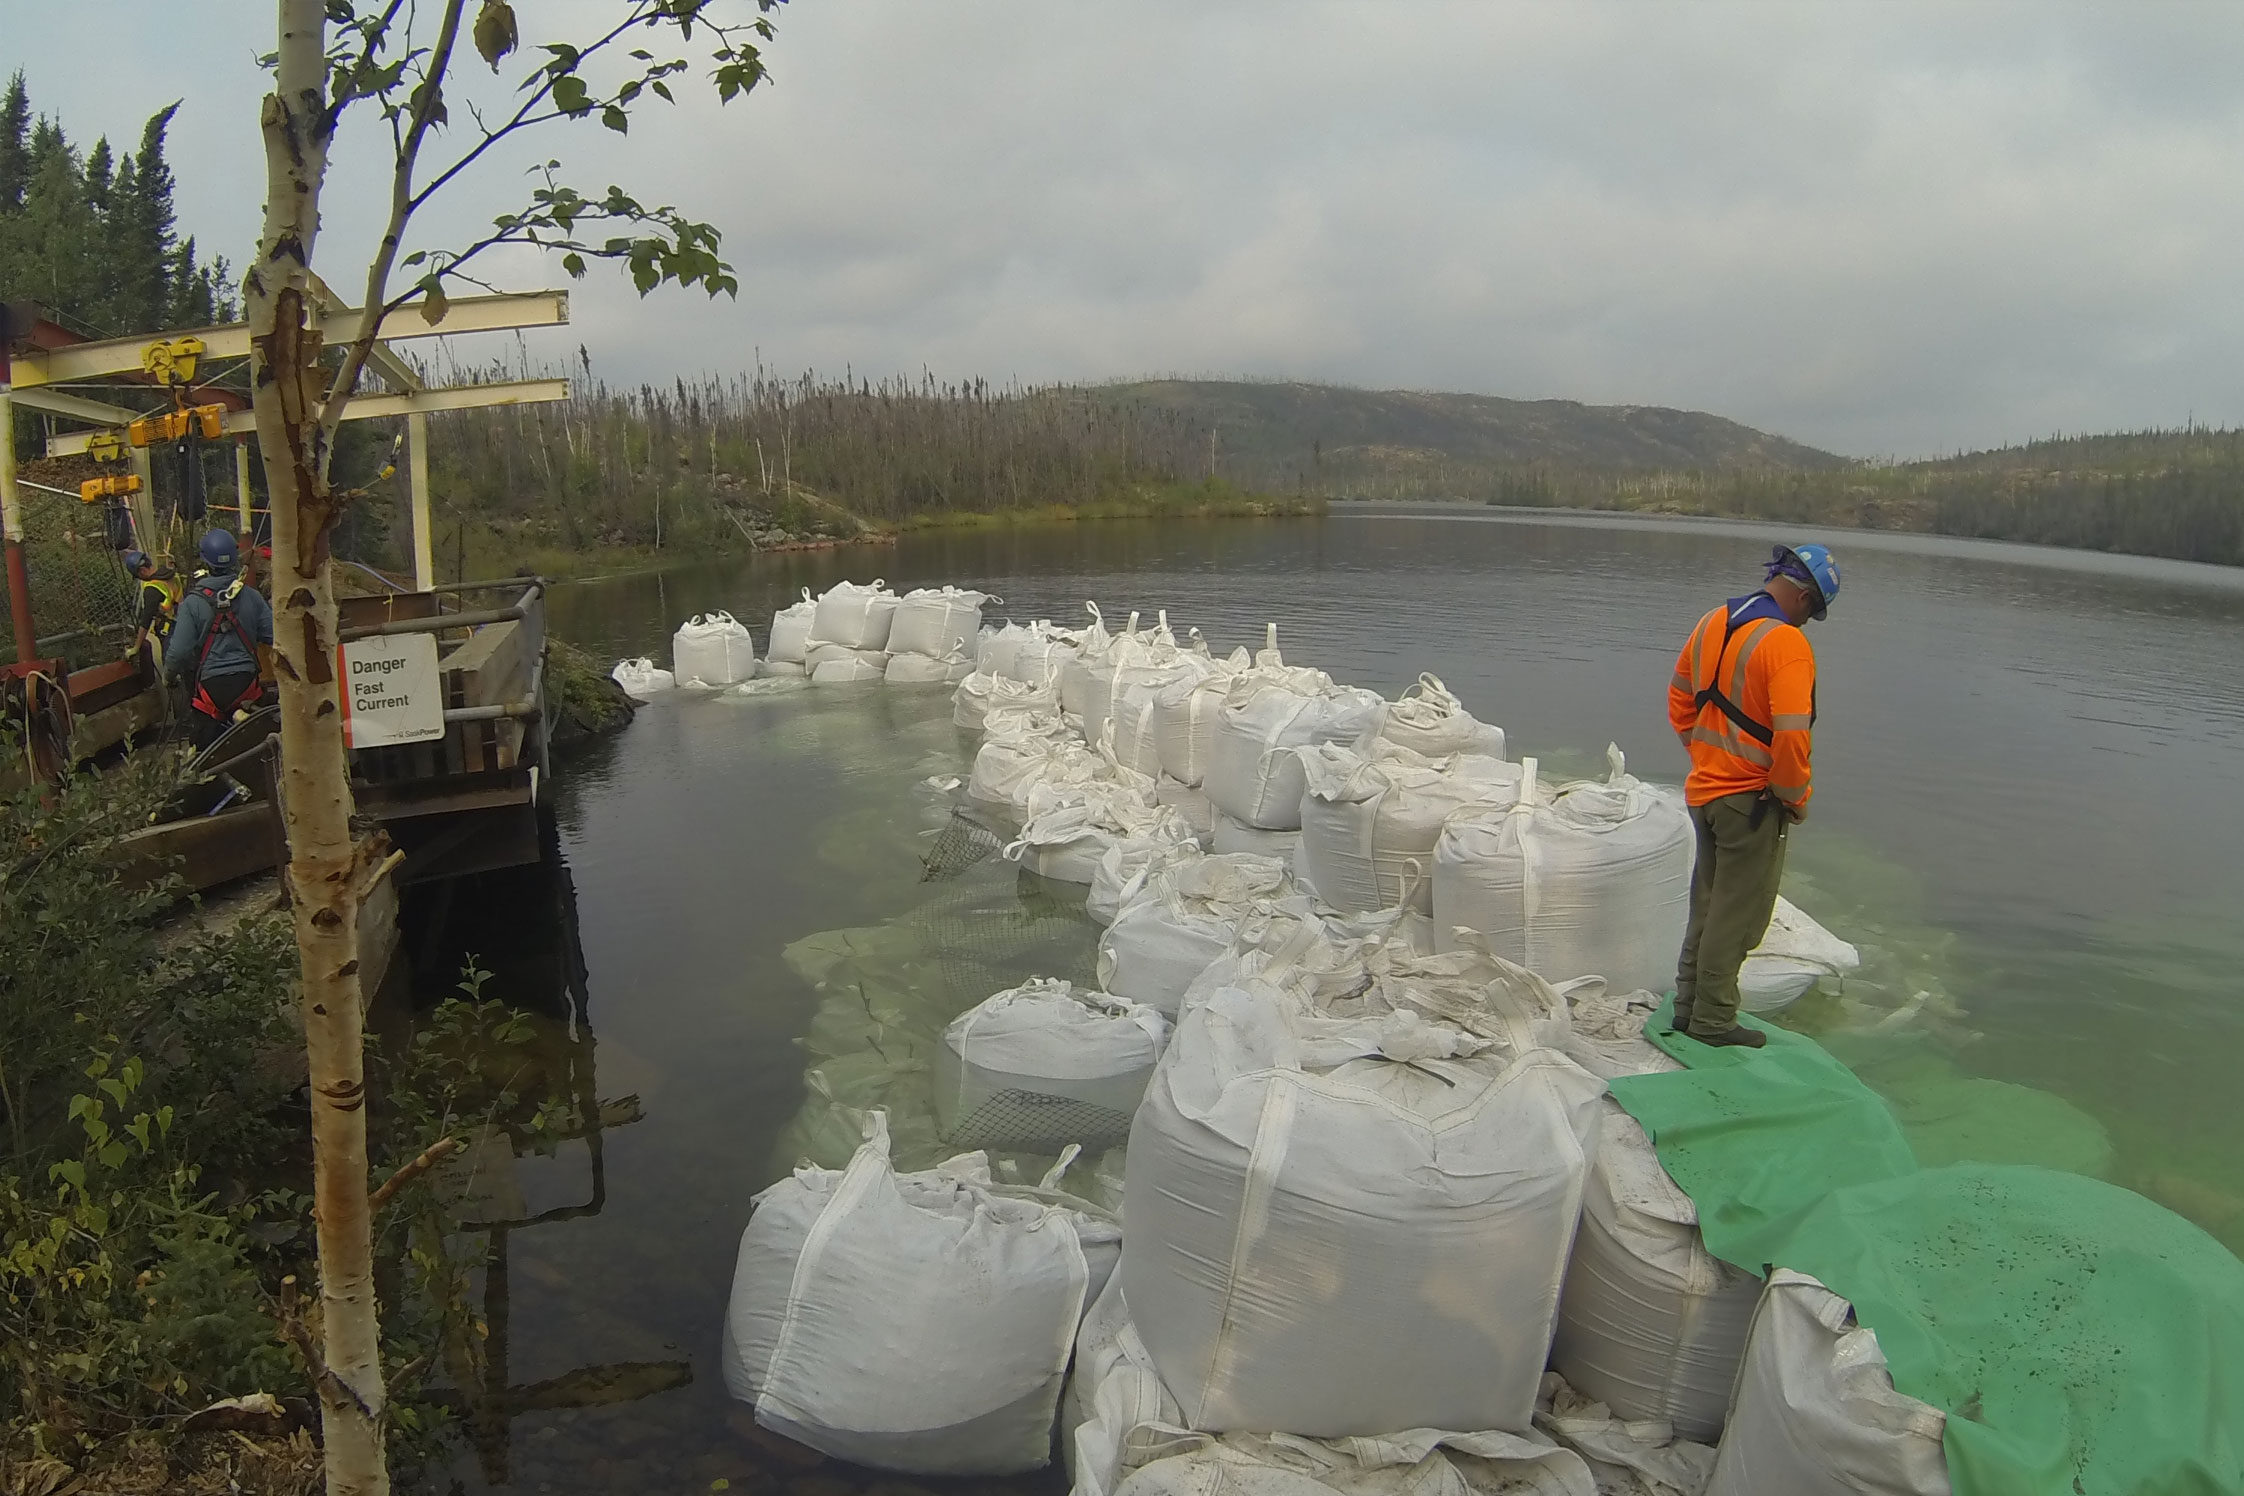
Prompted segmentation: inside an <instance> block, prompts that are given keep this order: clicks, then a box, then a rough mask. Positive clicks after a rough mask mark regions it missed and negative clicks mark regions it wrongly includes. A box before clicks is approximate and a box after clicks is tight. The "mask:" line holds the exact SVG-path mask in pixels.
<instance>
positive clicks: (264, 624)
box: [164, 530, 273, 748]
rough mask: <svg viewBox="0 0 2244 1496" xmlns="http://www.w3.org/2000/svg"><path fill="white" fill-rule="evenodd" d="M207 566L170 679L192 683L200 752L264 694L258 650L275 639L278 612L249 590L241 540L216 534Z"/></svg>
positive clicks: (180, 625)
mask: <svg viewBox="0 0 2244 1496" xmlns="http://www.w3.org/2000/svg"><path fill="white" fill-rule="evenodd" d="M197 549H198V550H199V551H200V552H201V553H202V558H203V566H204V567H205V568H206V569H205V570H204V571H203V572H202V573H200V574H199V575H197V576H196V578H195V580H194V581H193V582H192V583H191V584H189V586H188V588H187V592H186V595H185V596H184V597H182V598H181V599H180V600H179V617H178V620H177V622H175V623H174V624H173V625H172V630H171V642H170V643H168V644H166V645H165V646H164V674H165V675H166V676H168V677H170V678H171V679H173V680H178V681H184V682H186V683H187V686H188V689H189V690H190V691H191V692H192V693H193V694H192V695H191V697H190V698H189V702H188V704H189V705H190V706H191V707H192V708H193V709H194V710H193V713H192V716H191V719H190V720H191V723H192V734H193V737H194V743H195V746H196V747H197V748H207V747H209V746H210V745H211V744H212V743H215V742H217V741H218V739H219V737H220V736H221V735H223V734H224V733H225V731H226V729H227V728H229V727H231V726H233V724H234V720H235V717H236V715H237V714H238V713H241V712H243V711H246V710H247V709H248V708H250V707H253V706H255V705H256V704H257V702H258V701H259V700H260V699H261V698H262V697H263V696H264V694H265V693H264V687H263V686H262V685H261V684H260V683H259V681H258V678H257V646H258V645H260V644H262V645H266V646H268V647H270V646H271V644H272V642H273V609H272V605H271V604H270V603H268V602H266V601H265V594H264V593H262V592H259V591H258V590H257V589H256V588H255V587H251V586H249V585H247V583H246V580H245V579H244V577H243V576H242V573H241V556H240V553H239V551H237V550H236V548H235V545H234V537H233V536H232V535H229V534H228V533H227V532H226V531H224V530H212V531H211V532H210V533H208V534H207V535H205V536H203V539H202V544H201V545H200V546H198V547H197Z"/></svg>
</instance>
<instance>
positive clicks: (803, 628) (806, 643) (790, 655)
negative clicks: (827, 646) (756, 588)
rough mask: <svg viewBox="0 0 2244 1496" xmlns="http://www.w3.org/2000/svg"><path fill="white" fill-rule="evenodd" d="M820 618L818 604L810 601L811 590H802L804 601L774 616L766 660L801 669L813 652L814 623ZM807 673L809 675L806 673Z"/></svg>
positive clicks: (790, 605) (789, 605) (772, 617)
mask: <svg viewBox="0 0 2244 1496" xmlns="http://www.w3.org/2000/svg"><path fill="white" fill-rule="evenodd" d="M817 615H818V604H817V603H816V602H814V601H812V600H811V596H810V589H809V588H808V587H805V588H804V589H803V600H802V601H801V602H799V603H789V604H788V605H787V606H786V607H784V608H781V609H780V610H779V611H778V612H776V613H774V614H772V615H771V640H770V647H769V648H768V649H766V650H765V651H764V657H765V659H766V660H767V661H769V662H770V663H772V664H779V665H801V664H803V657H804V655H805V654H806V653H808V651H809V649H810V628H811V621H812V620H813V619H814V618H816V617H817ZM805 673H807V672H805Z"/></svg>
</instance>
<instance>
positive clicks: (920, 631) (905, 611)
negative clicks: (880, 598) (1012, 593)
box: [881, 587, 989, 670]
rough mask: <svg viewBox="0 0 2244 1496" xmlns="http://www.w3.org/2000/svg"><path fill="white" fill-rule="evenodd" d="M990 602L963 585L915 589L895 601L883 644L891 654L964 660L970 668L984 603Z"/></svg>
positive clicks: (984, 593)
mask: <svg viewBox="0 0 2244 1496" xmlns="http://www.w3.org/2000/svg"><path fill="white" fill-rule="evenodd" d="M988 601H989V594H988V593H986V592H974V591H971V590H969V589H967V588H964V587H919V588H915V589H914V590H912V591H910V592H907V593H905V594H904V595H903V596H902V597H900V598H898V599H897V600H896V607H895V611H894V612H893V613H892V614H891V615H890V618H889V624H888V637H887V638H886V640H884V641H883V643H882V645H881V647H882V648H883V649H886V650H887V651H888V652H889V653H890V654H915V655H926V656H928V657H930V658H932V659H942V660H965V661H966V662H967V668H968V669H969V670H971V669H972V668H973V657H974V645H975V637H976V635H978V634H979V633H980V632H981V628H982V604H983V603H985V602H988Z"/></svg>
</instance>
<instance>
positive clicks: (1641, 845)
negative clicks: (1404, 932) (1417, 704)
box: [1433, 748, 1773, 992]
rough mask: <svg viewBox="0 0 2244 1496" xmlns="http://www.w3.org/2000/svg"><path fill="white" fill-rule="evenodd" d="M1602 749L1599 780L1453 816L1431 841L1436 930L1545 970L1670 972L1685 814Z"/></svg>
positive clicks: (1677, 933) (1663, 980)
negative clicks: (1605, 766) (1466, 936)
mask: <svg viewBox="0 0 2244 1496" xmlns="http://www.w3.org/2000/svg"><path fill="white" fill-rule="evenodd" d="M1606 755H1607V760H1608V762H1609V763H1610V764H1611V773H1610V774H1609V776H1608V777H1607V778H1606V779H1605V780H1604V781H1602V782H1598V781H1589V782H1585V783H1582V784H1576V785H1570V786H1568V787H1566V788H1565V789H1563V790H1561V791H1560V792H1559V793H1558V794H1557V795H1556V796H1555V797H1552V798H1550V799H1549V800H1547V801H1545V800H1542V799H1539V798H1538V797H1537V796H1535V795H1533V794H1522V796H1521V797H1520V799H1519V800H1518V801H1517V802H1516V803H1515V804H1514V805H1513V806H1512V807H1511V808H1510V809H1509V810H1501V811H1492V812H1487V813H1473V814H1462V815H1457V816H1453V817H1452V818H1451V819H1450V821H1449V824H1448V825H1447V826H1446V827H1445V828H1444V829H1443V831H1442V836H1441V841H1440V842H1439V843H1438V844H1437V845H1436V846H1435V848H1434V887H1433V899H1434V904H1433V908H1434V925H1435V928H1436V930H1437V931H1439V932H1440V933H1441V936H1442V938H1444V939H1447V938H1450V932H1452V931H1454V930H1456V929H1458V928H1460V927H1461V928H1464V929H1468V930H1474V931H1477V932H1479V933H1480V934H1482V935H1485V936H1486V937H1487V938H1488V941H1489V945H1490V947H1491V948H1492V949H1493V950H1494V951H1495V952H1496V953H1497V954H1498V955H1501V956H1503V957H1505V958H1506V959H1508V960H1512V961H1516V962H1518V963H1520V964H1521V965H1523V966H1526V967H1529V968H1530V969H1532V970H1534V971H1537V972H1540V973H1541V974H1542V975H1543V976H1545V977H1547V978H1549V979H1550V980H1551V981H1554V982H1565V981H1571V980H1573V979H1574V978H1576V977H1582V976H1601V977H1603V978H1605V980H1606V982H1607V983H1608V984H1609V985H1610V986H1612V987H1613V988H1615V989H1616V990H1619V991H1624V992H1625V991H1629V990H1631V989H1633V988H1637V987H1644V988H1649V989H1651V990H1653V991H1660V990H1663V989H1664V988H1666V987H1667V986H1668V985H1670V984H1671V983H1672V981H1673V979H1674V976H1675V953H1676V952H1677V951H1678V950H1680V949H1681V948H1682V945H1683V932H1684V928H1685V926H1686V925H1688V924H1689V922H1690V903H1691V855H1692V846H1693V840H1694V837H1693V833H1692V830H1691V820H1690V816H1689V814H1688V813H1687V812H1686V811H1685V810H1684V808H1683V803H1682V801H1681V799H1680V798H1679V797H1677V796H1676V795H1674V794H1673V793H1672V792H1668V791H1662V790H1657V789H1654V788H1653V787H1651V786H1649V785H1646V784H1645V783H1643V782H1642V781H1641V780H1638V779H1636V778H1635V777H1634V776H1632V775H1630V774H1629V773H1628V772H1627V771H1626V767H1625V765H1624V764H1623V762H1622V759H1621V752H1620V750H1619V749H1618V748H1608V749H1607V750H1606ZM1530 762H1532V761H1530ZM1772 813H1773V812H1772Z"/></svg>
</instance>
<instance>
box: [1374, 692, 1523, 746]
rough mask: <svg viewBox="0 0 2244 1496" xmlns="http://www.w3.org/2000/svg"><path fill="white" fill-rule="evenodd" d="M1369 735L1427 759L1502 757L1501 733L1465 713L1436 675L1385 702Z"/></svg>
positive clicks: (1502, 740)
mask: <svg viewBox="0 0 2244 1496" xmlns="http://www.w3.org/2000/svg"><path fill="white" fill-rule="evenodd" d="M1373 734H1374V736H1376V737H1378V738H1380V739H1381V740H1382V741H1385V742H1389V743H1393V744H1394V745H1395V746H1397V747H1398V748H1408V749H1410V750H1411V751H1412V752H1413V753H1423V754H1425V755H1426V757H1428V758H1447V757H1449V756H1450V755H1451V754H1453V753H1473V754H1479V755H1480V756H1482V757H1484V758H1502V757H1503V756H1504V729H1502V728H1501V727H1496V726H1494V725H1492V724H1490V723H1487V722H1483V721H1481V720H1480V719H1479V718H1477V717H1475V716H1474V715H1473V714H1472V713H1471V712H1468V711H1466V710H1465V703H1463V702H1462V701H1459V700H1458V699H1457V697H1456V696H1455V694H1453V693H1452V692H1451V691H1450V689H1449V687H1447V686H1445V685H1443V684H1442V682H1441V677H1440V676H1438V675H1421V676H1419V677H1418V683H1417V684H1416V685H1414V686H1412V687H1411V688H1410V689H1409V690H1407V691H1405V692H1403V693H1402V695H1401V696H1400V697H1398V698H1397V699H1395V700H1394V701H1392V702H1389V703H1388V704H1387V708H1386V710H1385V711H1384V712H1382V713H1381V714H1380V718H1379V725H1378V727H1376V728H1375V729H1374V730H1373Z"/></svg>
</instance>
